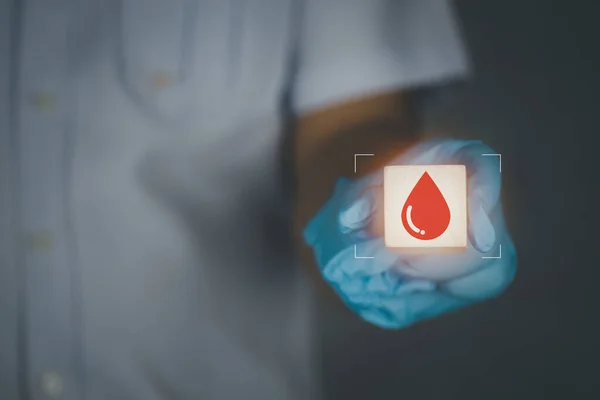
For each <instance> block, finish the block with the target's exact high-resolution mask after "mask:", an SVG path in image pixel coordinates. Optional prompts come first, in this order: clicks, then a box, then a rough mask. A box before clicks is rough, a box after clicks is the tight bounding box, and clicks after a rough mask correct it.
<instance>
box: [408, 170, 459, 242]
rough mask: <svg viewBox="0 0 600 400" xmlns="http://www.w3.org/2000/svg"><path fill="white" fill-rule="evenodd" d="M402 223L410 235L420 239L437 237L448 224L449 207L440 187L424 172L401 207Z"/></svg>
mask: <svg viewBox="0 0 600 400" xmlns="http://www.w3.org/2000/svg"><path fill="white" fill-rule="evenodd" d="M402 224H403V225H404V229H406V231H407V232H408V233H410V235H411V236H413V237H415V238H417V239H421V240H431V239H435V238H437V237H439V236H440V235H441V234H442V233H444V232H445V231H446V229H447V228H448V225H449V224H450V209H449V208H448V203H446V199H445V198H444V195H443V194H442V192H440V189H439V188H438V187H437V185H436V184H435V182H434V181H433V179H431V176H429V174H428V173H427V172H425V173H424V174H423V175H422V176H421V178H420V179H419V181H418V182H417V184H416V185H415V187H414V188H413V190H412V192H410V194H409V195H408V198H407V199H406V203H404V207H403V208H402Z"/></svg>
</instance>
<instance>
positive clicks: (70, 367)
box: [0, 0, 468, 400]
mask: <svg viewBox="0 0 600 400" xmlns="http://www.w3.org/2000/svg"><path fill="white" fill-rule="evenodd" d="M467 72H468V62H467V58H466V56H465V51H464V47H463V44H462V43H461V40H460V35H459V31H458V28H457V23H456V20H455V19H454V17H453V12H452V9H451V6H450V4H449V3H448V2H447V1H444V0H412V1H409V0H406V1H391V0H387V1H386V0H345V1H342V0H305V1H301V0H298V1H295V0H208V1H196V0H169V1H164V0H143V1H142V0H105V1H100V0H78V1H76V0H52V1H49V0H0V398H2V399H11V400H12V399H47V398H51V399H65V400H83V399H85V400H107V399H110V400H121V399H123V400H125V399H127V400H135V399H143V400H152V399H194V400H196V399H261V400H269V399H273V400H283V399H318V398H319V397H320V385H319V382H318V376H319V370H318V354H317V350H316V349H315V347H314V346H313V344H314V324H313V321H312V320H311V315H312V299H313V298H314V295H315V294H314V293H313V290H312V289H311V287H312V286H311V285H310V284H309V283H308V281H307V279H305V273H304V271H303V270H302V269H301V268H300V265H299V264H300V263H299V262H297V261H296V260H295V257H294V252H293V251H292V247H291V243H292V241H291V240H287V234H286V233H287V232H288V226H289V224H288V220H287V214H288V208H287V207H286V205H287V204H290V202H288V201H286V199H287V198H286V197H285V194H284V191H283V185H282V179H281V178H282V173H281V168H282V167H281V160H282V159H288V160H293V166H294V171H295V175H296V176H297V178H298V185H297V191H296V192H295V193H296V194H294V202H293V207H294V210H295V211H294V215H295V217H294V221H295V222H294V226H295V227H296V230H295V231H296V232H299V231H300V230H302V228H303V226H304V224H305V223H306V221H308V220H309V219H310V217H311V216H312V215H314V214H315V213H316V212H317V211H318V210H319V208H320V207H321V205H322V204H323V203H324V201H325V200H326V199H327V197H328V196H329V195H330V194H331V189H332V187H333V186H332V185H333V180H332V179H333V177H335V176H338V175H341V174H342V172H341V171H339V170H337V169H336V168H338V166H339V160H340V159H342V158H344V157H347V153H348V154H349V152H352V151H353V150H354V149H353V146H354V147H356V146H359V144H360V143H371V144H370V146H374V147H373V148H377V149H382V148H386V149H395V151H399V149H400V148H401V146H400V145H398V146H396V144H397V143H404V138H403V136H402V135H401V134H398V135H393V134H391V131H398V133H400V132H401V131H402V127H405V126H406V121H405V119H404V118H405V117H406V114H405V113H404V107H405V97H404V95H403V94H402V93H404V92H405V91H406V90H407V89H409V88H414V87H418V86H422V85H433V84H438V83H444V82H447V81H449V80H451V79H455V78H459V77H464V76H465V75H466V73H467ZM284 100H285V101H284ZM285 115H291V116H293V119H294V120H295V121H296V123H295V126H296V129H295V130H294V134H293V142H294V143H293V144H294V146H293V151H291V152H286V151H284V150H283V147H282V146H281V142H282V140H283V138H284V131H286V130H285V129H284V128H285V127H286V126H287V125H286V124H285V121H286V119H285ZM382 120H383V121H388V122H389V124H388V125H387V126H388V128H385V129H382V133H381V134H379V133H378V128H377V125H369V124H371V123H372V122H373V121H382ZM361 126H362V127H365V126H369V128H368V129H367V130H368V132H367V133H366V135H365V132H363V133H362V134H360V135H359V134H357V132H360V127H361ZM389 127H394V128H393V129H390V128H389ZM396 128H398V129H396ZM351 131H352V132H354V134H348V135H344V132H351ZM357 137H360V139H359V140H354V139H350V138H355V139H356V138H357ZM336 138H342V140H341V141H340V142H339V143H337V144H334V143H333V142H335V140H334V139H336ZM344 138H347V139H344ZM398 138H400V139H398ZM344 143H346V144H344ZM348 143H351V145H350V144H348ZM336 146H337V147H336ZM390 146H391V147H390ZM394 146H396V147H394ZM366 147H368V146H366ZM366 147H365V150H368V149H366ZM324 149H330V151H329V153H327V154H333V155H335V156H334V157H332V158H330V159H328V158H327V157H325V158H320V159H315V155H317V154H320V152H321V151H323V150H324ZM333 149H335V150H333ZM388 151H389V150H388ZM336 157H337V158H336ZM350 157H351V156H350ZM315 160H317V161H315ZM318 160H320V161H318ZM315 163H316V164H315ZM319 163H320V164H319ZM308 165H311V167H310V168H309V167H308ZM350 165H351V163H350ZM317 167H318V171H319V173H316V174H315V170H314V169H313V168H317ZM344 168H345V167H344ZM318 176H321V177H322V179H319V178H318ZM297 238H298V237H297ZM300 246H304V245H302V244H300ZM307 249H308V247H307V246H304V257H308V258H310V257H309V256H307V254H308V253H307V252H306V251H307ZM308 251H310V249H308ZM308 258H304V259H305V260H308ZM305 264H307V265H310V266H312V267H313V268H312V271H318V270H317V269H315V268H314V264H311V261H310V260H309V261H307V262H306V263H305ZM317 275H318V274H317Z"/></svg>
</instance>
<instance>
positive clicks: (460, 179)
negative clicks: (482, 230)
mask: <svg viewBox="0 0 600 400" xmlns="http://www.w3.org/2000/svg"><path fill="white" fill-rule="evenodd" d="M383 174H384V179H383V202H384V229H385V244H386V246H387V247H390V248H399V249H401V250H402V251H403V252H416V253H420V252H436V251H441V252H460V251H465V250H466V248H467V215H468V214H467V170H466V167H465V166H464V165H406V166H405V165H394V166H387V167H385V168H384V171H383Z"/></svg>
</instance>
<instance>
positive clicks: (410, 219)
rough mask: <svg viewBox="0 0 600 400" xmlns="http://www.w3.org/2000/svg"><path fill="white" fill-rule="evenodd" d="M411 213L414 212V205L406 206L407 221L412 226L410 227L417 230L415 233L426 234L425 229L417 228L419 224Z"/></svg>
mask: <svg viewBox="0 0 600 400" xmlns="http://www.w3.org/2000/svg"><path fill="white" fill-rule="evenodd" d="M411 213H412V206H408V207H406V221H407V222H408V226H410V229H412V230H413V231H415V233H420V234H421V235H424V234H425V231H424V230H421V229H419V228H417V226H416V225H415V224H414V222H413V221H412V216H411Z"/></svg>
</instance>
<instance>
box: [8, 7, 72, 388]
mask: <svg viewBox="0 0 600 400" xmlns="http://www.w3.org/2000/svg"><path fill="white" fill-rule="evenodd" d="M68 12H69V8H68V4H67V1H40V0H35V1H29V2H25V5H24V7H23V10H22V17H23V24H22V32H21V52H20V60H19V75H20V76H19V86H18V97H19V111H18V127H19V132H18V141H19V145H18V150H19V153H18V159H19V161H18V168H19V176H20V182H19V192H20V193H19V194H20V207H19V208H20V213H21V215H20V218H19V220H20V222H21V233H20V235H21V238H20V239H21V240H22V246H20V248H22V249H23V253H24V254H23V255H22V257H21V259H22V260H23V264H24V265H22V266H21V267H22V268H24V269H25V274H24V276H25V296H24V298H25V314H26V315H25V316H24V318H25V327H26V355H25V356H26V357H27V365H28V368H27V374H28V377H27V378H28V383H29V386H30V389H31V394H32V397H33V398H35V399H38V398H39V399H75V398H80V397H79V396H78V395H77V393H76V387H75V383H76V381H77V380H76V379H75V373H76V371H77V365H78V364H77V363H78V356H79V354H78V350H77V349H78V345H77V343H79V340H80V337H78V335H77V334H76V332H77V331H78V325H77V312H76V308H77V299H76V295H75V294H76V290H75V288H76V287H77V284H78V282H77V280H76V276H77V274H76V273H74V272H75V269H74V268H75V265H74V262H73V261H74V260H73V258H72V255H73V250H74V249H73V247H72V245H73V242H72V240H71V239H72V238H71V237H70V232H69V229H68V228H69V210H68V204H69V202H68V195H69V193H68V191H69V189H68V188H69V168H70V164H69V162H70V158H71V157H70V154H69V144H70V140H69V137H70V136H69V135H70V129H71V126H70V118H69V114H68V112H72V107H73V104H71V100H70V96H69V89H68V88H69V79H70V77H69V57H68V55H69V54H68V49H69V46H68V29H69V28H68V27H69V18H68Z"/></svg>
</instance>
